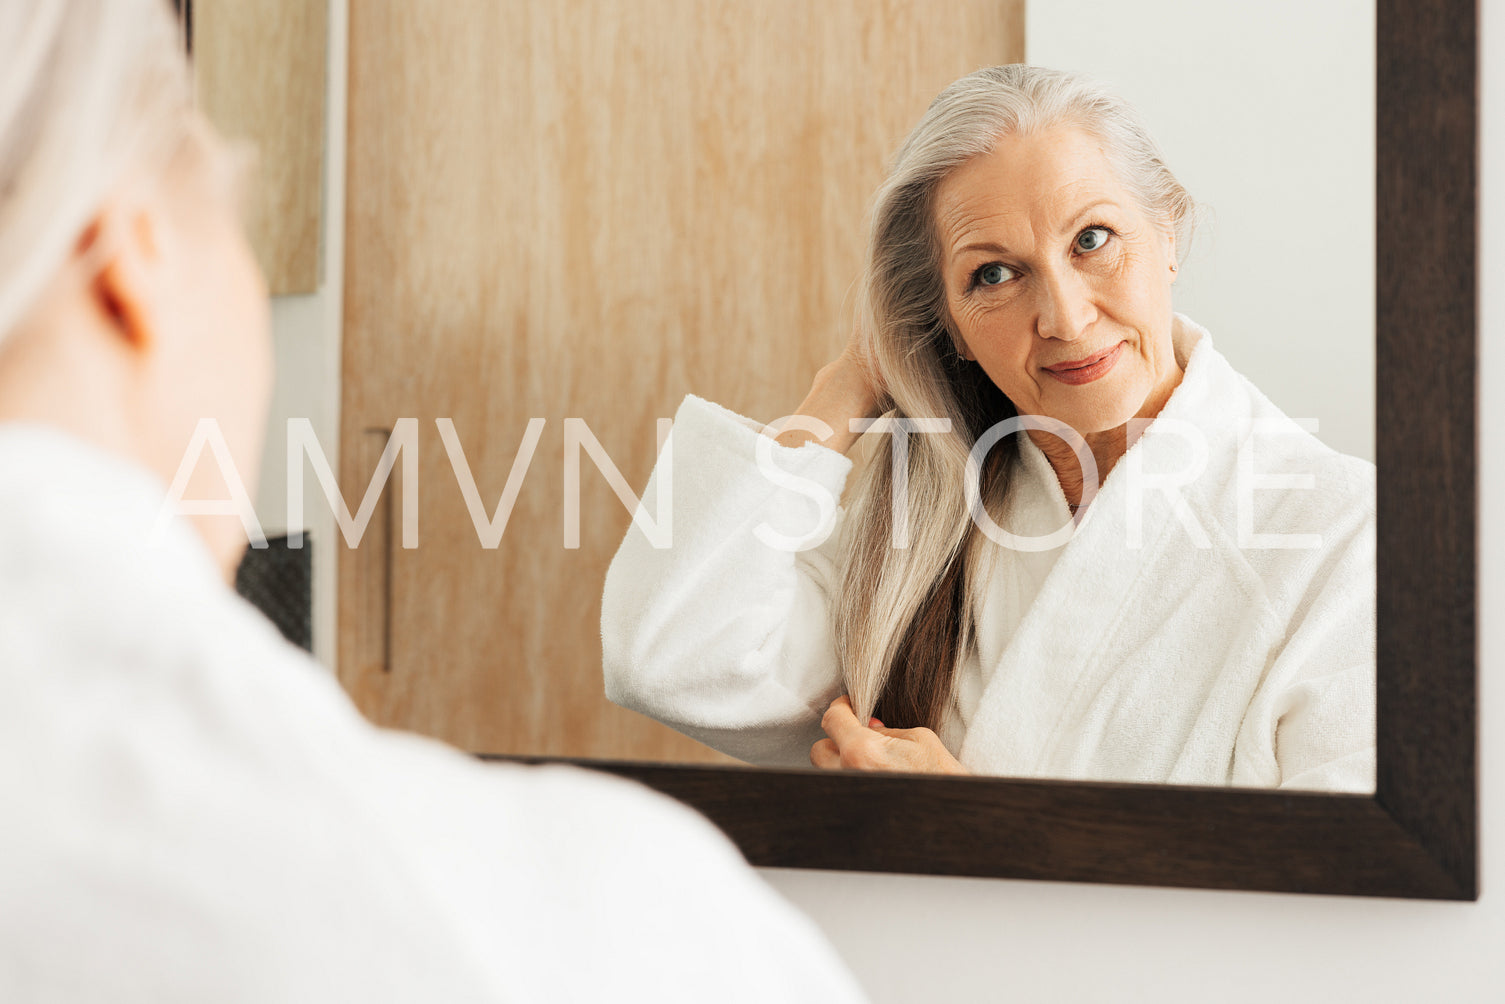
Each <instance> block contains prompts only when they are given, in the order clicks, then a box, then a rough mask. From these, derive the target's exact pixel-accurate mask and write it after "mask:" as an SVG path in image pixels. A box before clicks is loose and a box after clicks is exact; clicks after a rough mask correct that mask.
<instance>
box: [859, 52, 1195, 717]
mask: <svg viewBox="0 0 1505 1004" xmlns="http://www.w3.org/2000/svg"><path fill="white" fill-rule="evenodd" d="M1056 126H1072V127H1075V128H1078V129H1080V130H1082V131H1084V132H1085V133H1087V134H1088V135H1090V136H1092V137H1093V138H1095V139H1096V140H1097V141H1098V142H1099V144H1100V145H1101V147H1102V149H1103V151H1104V154H1105V156H1106V158H1107V160H1108V162H1109V164H1110V165H1111V166H1112V168H1113V170H1114V172H1115V173H1116V174H1117V175H1118V177H1119V179H1120V180H1121V181H1122V182H1123V183H1124V185H1125V186H1126V187H1127V188H1128V189H1129V191H1131V192H1132V193H1134V195H1135V196H1136V198H1137V199H1138V201H1139V203H1140V208H1141V209H1142V210H1143V211H1144V212H1145V214H1146V216H1147V217H1148V218H1149V219H1151V220H1153V221H1155V222H1156V223H1158V224H1159V225H1161V226H1163V227H1165V228H1166V229H1167V230H1168V232H1169V233H1170V234H1172V235H1173V236H1174V239H1175V247H1176V248H1177V249H1181V250H1184V249H1185V248H1186V247H1187V246H1188V242H1189V232H1190V229H1191V227H1192V225H1193V222H1194V219H1195V213H1196V207H1195V204H1194V203H1193V202H1192V200H1191V198H1190V196H1189V195H1188V194H1187V192H1186V190H1185V189H1184V188H1183V187H1182V186H1181V184H1180V183H1179V182H1178V181H1177V180H1176V178H1175V176H1174V175H1172V174H1171V172H1170V171H1169V169H1168V168H1167V167H1166V165H1165V161H1164V159H1163V157H1162V156H1161V154H1160V151H1159V149H1158V147H1157V146H1156V144H1155V141H1154V140H1153V139H1152V138H1151V137H1150V135H1149V133H1148V132H1147V131H1146V129H1145V128H1144V126H1143V124H1142V123H1141V121H1140V118H1139V116H1138V114H1137V113H1136V112H1135V111H1134V109H1133V108H1132V107H1131V106H1130V105H1129V104H1128V103H1127V102H1125V101H1124V100H1123V99H1122V98H1120V97H1118V96H1117V95H1116V94H1114V93H1113V92H1112V91H1111V90H1109V89H1108V88H1107V87H1105V86H1103V85H1102V84H1100V83H1098V82H1096V81H1094V80H1092V79H1090V78H1087V77H1084V76H1081V75H1079V74H1072V73H1065V72H1061V71H1058V70H1050V69H1045V68H1043V67H1037V66H1025V65H1017V64H1016V65H1009V66H994V67H989V68H987V69H983V70H978V71H976V72H975V73H971V74H968V75H967V76H965V77H962V78H961V79H960V80H957V81H956V82H954V83H953V84H951V85H950V86H949V87H947V88H946V89H945V90H944V91H942V92H941V93H940V94H939V95H938V96H937V97H936V98H935V100H934V101H932V102H931V104H930V107H929V108H928V110H927V111H926V112H925V115H924V116H923V117H922V118H921V120H920V122H919V123H918V124H917V125H916V126H915V128H914V130H913V131H912V132H911V133H910V134H909V136H908V138H907V139H906V140H905V141H904V143H903V144H902V145H901V146H900V148H899V151H898V153H897V154H896V155H895V157H894V160H893V163H892V165H891V167H890V170H889V174H888V177H887V178H886V179H885V181H884V182H883V184H882V185H881V186H880V187H879V189H878V192H877V195H876V197H875V199H874V204H873V210H872V216H871V229H870V234H869V243H868V260H867V269H866V274H865V276H864V280H863V288H864V294H863V297H862V305H861V308H860V309H862V310H863V312H864V316H863V323H862V329H863V330H864V331H865V332H866V333H867V338H868V348H869V351H870V354H871V356H872V360H873V363H874V365H875V366H876V368H877V370H878V373H879V375H880V376H881V378H882V381H883V383H884V385H885V386H886V388H887V390H888V392H889V394H890V395H891V396H892V398H893V401H894V408H895V412H896V414H897V415H899V416H901V417H911V418H931V417H939V418H946V419H949V420H950V422H951V430H952V431H951V433H950V434H949V435H921V436H915V437H913V439H912V440H911V442H910V443H909V449H908V471H907V472H905V473H906V477H905V478H904V479H902V480H903V481H904V482H906V489H907V495H908V497H907V499H905V500H902V501H903V504H902V505H900V506H897V507H896V506H895V504H894V499H893V498H892V491H893V489H892V485H893V484H894V483H895V482H894V477H893V470H892V457H891V455H890V454H889V453H888V452H886V451H885V452H883V453H880V454H879V455H878V456H877V458H876V460H875V461H874V463H872V464H870V465H869V467H868V469H867V470H866V471H865V472H864V476H863V481H862V484H861V485H860V487H859V488H858V490H857V492H856V494H855V501H854V503H853V505H852V508H851V511H850V513H849V516H848V518H849V520H851V521H852V524H853V525H852V527H851V529H850V530H849V533H848V545H847V547H846V549H845V551H844V553H843V556H842V582H843V587H842V589H841V591H840V593H839V598H838V602H837V606H836V611H835V620H836V623H835V628H836V635H837V647H838V652H839V654H840V657H841V660H842V664H843V667H844V671H845V674H846V682H847V689H848V693H849V694H850V695H851V697H852V702H853V705H854V706H855V708H856V710H857V713H858V714H859V716H866V715H869V714H872V713H874V712H875V711H876V712H877V713H878V716H879V717H880V718H882V719H884V721H886V722H887V723H888V724H889V725H891V726H896V727H912V726H918V725H929V726H931V727H936V726H938V724H939V722H940V719H941V717H942V713H943V710H944V707H945V704H946V702H947V700H948V699H949V694H950V687H951V681H952V678H953V674H954V670H955V666H956V664H957V662H958V660H959V659H960V658H962V657H963V656H964V654H965V651H966V648H967V646H968V644H969V638H970V632H971V610H970V602H969V596H970V595H971V593H972V590H973V589H974V588H975V585H976V579H977V575H978V572H977V569H978V565H979V561H980V555H981V544H982V541H983V540H984V539H985V538H983V537H982V535H981V534H980V533H979V532H978V531H977V530H976V528H975V526H974V525H973V522H972V515H971V505H970V504H969V500H968V499H966V498H964V497H963V485H964V484H966V483H967V476H966V468H967V463H968V455H969V451H970V450H971V447H972V445H973V443H974V442H975V441H976V440H977V439H978V438H979V437H981V436H982V434H983V433H984V432H985V431H987V429H989V428H990V427H992V426H993V425H995V424H996V423H998V422H1001V421H1004V420H1005V419H1008V418H1010V417H1012V416H1013V415H1014V414H1016V411H1015V408H1014V405H1013V403H1012V402H1010V401H1009V400H1008V399H1007V397H1005V396H1004V395H1003V393H1002V392H1001V391H999V390H998V388H997V387H996V386H994V385H993V383H992V381H991V380H989V378H988V377H987V375H986V374H985V373H984V372H983V371H982V369H981V368H980V367H978V366H975V365H970V364H966V363H964V362H963V361H962V360H961V357H960V356H959V354H958V352H957V347H956V342H955V338H956V331H955V325H954V322H953V320H952V318H951V316H950V312H949V310H948V308H947V305H946V294H945V287H944V285H943V283H942V279H941V246H940V240H939V237H938V234H937V232H936V226H935V219H934V217H935V201H936V194H937V191H938V189H939V188H940V187H941V185H942V183H943V182H944V181H945V179H946V178H947V177H948V176H949V175H950V174H951V173H952V172H953V171H955V170H956V169H957V168H959V167H960V166H961V165H963V164H965V163H966V162H968V161H969V160H971V159H972V158H974V157H977V156H980V155H982V154H985V153H988V152H989V151H991V150H992V149H993V148H994V147H995V146H996V145H997V143H998V140H999V139H1000V138H1001V137H1003V136H1006V135H1024V136H1028V135H1034V134H1038V133H1041V132H1044V131H1046V130H1049V129H1051V128H1053V127H1056ZM1016 454H1017V446H1016V445H1015V443H1014V441H1013V440H1012V439H1007V440H1005V441H1004V442H1003V443H1001V444H1000V445H999V446H998V447H996V448H995V449H994V450H993V451H992V452H991V453H990V455H989V457H988V459H987V462H986V463H985V464H983V465H982V468H981V470H980V472H979V481H980V489H981V490H980V495H981V498H980V500H979V501H980V502H981V504H983V505H985V506H988V507H989V508H990V509H991V508H992V507H993V506H994V505H996V503H997V502H998V500H999V498H1000V496H1001V495H1002V492H1003V490H1004V487H1005V486H1006V484H1007V479H1008V472H1009V469H1010V466H1011V461H1012V458H1013V457H1014V456H1015V455H1016ZM894 512H906V513H907V516H908V520H907V522H908V526H907V528H906V531H907V532H904V533H900V534H895V532H894V530H895V528H894V526H893V519H894V517H893V513H894ZM895 537H898V538H899V539H906V540H907V541H908V546H907V547H905V548H902V549H900V548H895V547H892V546H891V541H892V540H893V539H894V538H895Z"/></svg>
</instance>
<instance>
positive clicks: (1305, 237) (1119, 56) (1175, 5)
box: [1024, 0, 1375, 460]
mask: <svg viewBox="0 0 1505 1004" xmlns="http://www.w3.org/2000/svg"><path fill="white" fill-rule="evenodd" d="M1374 25H1375V13H1374V2H1373V0H1319V2H1313V0H1260V2H1259V3H1248V2H1241V0H1133V2H1131V3H1125V2H1124V0H1034V2H1031V3H1030V4H1029V6H1028V10H1027V16H1026V29H1025V48H1024V52H1025V55H1026V58H1028V60H1029V61H1030V62H1031V63H1035V64H1038V65H1041V66H1050V67H1055V68H1057V69H1062V70H1077V71H1081V72H1084V73H1089V74H1091V75H1093V76H1094V77H1097V78H1099V79H1101V80H1105V81H1107V82H1108V83H1110V84H1112V85H1113V86H1114V87H1115V89H1116V90H1117V91H1118V92H1119V93H1120V94H1122V95H1123V96H1124V97H1126V98H1128V99H1129V101H1130V102H1131V103H1132V104H1133V105H1134V106H1135V107H1136V108H1138V109H1139V111H1140V113H1141V114H1142V115H1143V116H1144V118H1145V120H1146V123H1147V124H1148V126H1149V128H1150V132H1151V134H1152V135H1154V136H1155V138H1156V140H1157V141H1159V143H1160V145H1161V147H1162V149H1163V150H1164V152H1165V157H1166V161H1167V163H1169V164H1170V167H1171V170H1172V171H1174V172H1175V173H1176V176H1177V177H1178V178H1180V179H1181V182H1182V184H1184V185H1185V186H1186V187H1187V189H1188V190H1189V191H1190V192H1191V193H1192V196H1193V197H1194V198H1196V199H1198V200H1199V201H1200V202H1202V203H1204V204H1205V205H1206V206H1207V207H1208V209H1210V210H1211V213H1210V215H1209V217H1208V219H1207V221H1206V223H1205V225H1204V226H1203V227H1202V228H1201V230H1200V231H1199V233H1198V236H1197V238H1196V239H1195V240H1194V241H1193V242H1192V247H1191V250H1190V256H1189V258H1188V260H1187V262H1186V266H1185V268H1183V269H1182V270H1181V272H1180V275H1179V276H1178V278H1177V283H1176V294H1175V302H1176V309H1178V310H1180V311H1182V312H1183V313H1186V314H1188V315H1190V316H1191V317H1193V318H1195V319H1196V320H1197V321H1200V322H1201V323H1202V324H1203V325H1205V326H1206V327H1207V328H1208V329H1209V330H1210V331H1211V332H1212V335H1213V340H1214V341H1215V343H1216V344H1217V346H1218V349H1219V350H1220V351H1221V352H1222V353H1223V354H1224V355H1226V356H1228V358H1229V359H1230V360H1231V361H1232V362H1233V365H1234V367H1235V368H1237V369H1238V370H1240V371H1241V372H1242V373H1244V375H1245V376H1247V377H1249V379H1251V380H1252V381H1254V384H1255V386H1257V387H1259V388H1260V389H1261V390H1262V391H1264V392H1265V394H1266V395H1268V396H1269V397H1270V399H1271V400H1273V401H1274V402H1275V403H1276V404H1277V405H1279V406H1280V407H1281V408H1282V409H1284V410H1285V411H1286V413H1287V414H1290V415H1294V416H1298V417H1312V418H1316V419H1318V422H1319V429H1318V435H1319V436H1320V437H1321V438H1322V439H1323V440H1324V441H1325V442H1327V443H1328V445H1330V446H1332V447H1334V448H1335V449H1338V450H1341V451H1343V452H1344V453H1352V454H1354V455H1356V456H1361V457H1364V458H1365V459H1367V460H1373V459H1374V74H1375V65H1374V38H1375V27H1374Z"/></svg>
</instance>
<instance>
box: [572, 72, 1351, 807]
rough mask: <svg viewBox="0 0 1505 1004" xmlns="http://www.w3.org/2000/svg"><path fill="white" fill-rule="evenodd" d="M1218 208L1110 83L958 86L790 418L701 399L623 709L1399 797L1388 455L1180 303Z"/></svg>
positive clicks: (650, 558)
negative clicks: (1202, 222) (1388, 734)
mask: <svg viewBox="0 0 1505 1004" xmlns="http://www.w3.org/2000/svg"><path fill="white" fill-rule="evenodd" d="M1195 209H1196V207H1195V205H1194V203H1193V202H1192V200H1191V198H1190V197H1189V196H1188V195H1187V193H1186V191H1185V190H1184V189H1183V188H1182V186H1181V185H1180V184H1179V183H1178V182H1177V181H1176V179H1175V178H1174V177H1173V176H1172V174H1171V173H1170V171H1169V170H1168V169H1167V167H1166V166H1165V164H1164V162H1163V160H1162V158H1161V156H1160V154H1159V152H1158V149H1157V147H1156V146H1155V144H1154V142H1153V140H1152V139H1151V138H1150V137H1149V136H1148V135H1147V134H1146V132H1145V130H1144V128H1143V127H1142V125H1141V124H1140V122H1139V120H1138V117H1137V116H1136V115H1135V114H1134V112H1133V111H1132V109H1130V108H1129V107H1127V106H1126V105H1125V103H1124V102H1123V101H1122V100H1121V99H1119V98H1117V97H1115V96H1114V95H1112V94H1111V93H1109V92H1107V91H1106V90H1104V89H1103V88H1102V87H1101V86H1100V85H1098V84H1096V83H1094V82H1092V81H1090V80H1087V79H1084V78H1082V77H1079V76H1073V75H1068V74H1063V73H1058V72H1054V71H1050V70H1045V69H1041V68H1038V67H1028V66H1003V67H995V68H992V69H987V70H982V71H979V72H977V73H974V74H971V75H969V76H967V77H964V78H963V79H961V80H959V81H957V82H956V83H954V84H953V85H951V86H950V87H949V88H947V89H946V90H945V91H944V92H943V93H942V94H941V95H940V96H939V97H938V98H937V99H936V100H935V101H934V102H933V103H932V105H931V107H930V109H929V110H928V111H927V112H926V114H925V116H924V118H923V119H922V120H921V122H920V123H919V125H918V126H916V128H915V129H914V131H913V133H912V134H911V135H910V136H909V138H908V139H907V140H906V141H905V143H904V144H903V146H902V147H901V149H900V150H899V153H898V155H897V156H896V158H895V160H894V163H893V167H892V170H891V172H890V174H889V176H888V179H887V180H886V181H885V182H884V184H883V185H882V186H881V188H880V189H879V191H878V194H877V197H876V200H875V204H874V210H873V215H872V229H871V235H870V241H869V249H868V257H867V265H866V274H865V277H864V285H863V295H862V297H861V302H860V305H859V319H860V320H859V323H858V324H857V326H856V331H855V333H854V335H853V337H852V339H851V341H850V343H849V344H848V346H847V348H846V350H845V351H844V352H843V353H842V354H841V356H840V357H838V358H837V359H836V360H835V361H834V362H832V363H830V364H829V365H827V366H826V367H824V368H823V369H822V370H820V372H819V373H818V374H816V377H815V380H814V383H813V385H812V387H811V390H810V393H809V395H808V396H807V397H806V399H805V401H804V403H803V404H801V405H800V407H799V409H798V410H797V412H796V414H795V416H794V417H792V418H789V419H786V420H784V421H783V422H781V423H779V424H778V425H777V426H775V427H770V428H769V429H767V430H764V431H765V432H766V433H767V435H760V434H759V431H758V430H759V425H758V424H757V423H754V422H751V421H749V420H747V419H744V418H741V417H739V416H737V415H735V414H733V413H731V412H729V411H727V410H725V409H722V408H720V407H718V406H716V405H714V404H711V403H709V402H707V401H703V400H701V399H699V398H696V397H693V396H692V397H688V398H686V400H685V402H684V403H683V404H682V405H681V407H680V409H679V412H678V415H677V416H676V419H675V423H674V432H673V435H672V439H671V447H672V452H668V453H666V455H665V456H664V457H661V458H660V461H659V466H658V468H657V469H656V471H655V474H654V481H655V482H658V484H659V486H661V487H663V488H665V489H669V478H668V477H667V476H666V475H667V472H666V467H667V465H669V464H670V463H671V460H670V457H671V456H672V471H673V477H672V491H673V493H674V501H675V523H674V539H673V546H672V547H670V548H667V549H655V548H654V547H653V546H651V545H650V543H649V542H648V541H647V540H646V539H645V538H644V536H643V534H642V533H641V532H640V531H639V530H638V529H637V528H636V527H634V528H633V529H631V530H629V532H628V535H627V538H626V540H624V541H623V543H622V546H621V549H620V550H619V552H618V553H617V556H616V559H615V561H614V562H613V564H612V567H611V570H610V572H609V573H608V576H607V580H606V592H605V599H604V608H603V615H602V634H603V641H604V651H605V672H606V686H607V691H608V694H609V695H610V696H611V698H612V699H613V700H614V701H616V702H617V703H619V704H623V705H625V706H627V707H631V708H634V709H636V710H638V711H641V712H643V713H645V714H648V715H651V716H652V717H654V718H656V719H658V720H660V721H662V722H665V723H667V724H669V725H671V726H673V727H674V728H676V729H679V730H680V731H682V732H684V733H686V734H688V735H691V736H693V737H695V738H697V739H699V740H701V741H703V742H706V743H708V744H710V745H711V746H714V747H716V748H718V749H721V750H724V751H726V752H728V753H730V754H732V755H734V756H737V757H740V758H743V759H746V760H749V761H751V762H754V763H758V764H766V765H793V764H804V763H807V762H813V763H814V764H815V765H816V766H818V767H825V768H861V769H877V770H899V771H928V772H953V773H965V772H971V773H986V774H998V775H1009V776H1018V777H1057V778H1082V779H1094V780H1115V781H1134V782H1150V783H1169V784H1230V785H1245V786H1259V787H1273V786H1283V787H1291V788H1312V789H1325V790H1345V791H1369V790H1372V789H1373V785H1374V744H1375V736H1374V652H1375V487H1374V468H1373V465H1371V464H1369V463H1367V462H1365V461H1362V460H1358V459H1355V458H1352V457H1347V456H1343V455H1341V454H1338V453H1336V452H1334V451H1333V450H1331V449H1329V448H1328V447H1326V446H1324V445H1323V444H1322V443H1321V442H1319V441H1318V440H1317V439H1316V438H1315V437H1314V436H1312V435H1311V434H1310V432H1307V431H1304V430H1303V429H1302V428H1300V427H1299V426H1298V425H1297V424H1296V423H1294V422H1293V421H1292V420H1291V419H1289V418H1287V417H1285V416H1284V415H1282V414H1281V412H1280V411H1279V410H1278V409H1277V408H1276V407H1275V406H1274V405H1273V404H1272V403H1271V402H1270V401H1269V400H1268V399H1266V398H1265V397H1264V396H1263V395H1262V394H1261V393H1260V392H1259V391H1258V390H1257V389H1255V388H1254V387H1253V386H1252V385H1251V384H1250V383H1249V382H1248V381H1247V380H1245V379H1244V378H1243V377H1241V376H1240V375H1239V374H1238V373H1237V372H1236V371H1235V370H1234V369H1233V368H1232V367H1231V366H1230V365H1229V363H1228V361H1227V360H1226V359H1225V358H1224V357H1223V356H1222V355H1220V354H1219V353H1218V352H1217V351H1216V350H1215V349H1214V348H1213V346H1212V339H1211V337H1210V336H1209V335H1208V334H1207V332H1206V331H1204V330H1203V329H1201V328H1200V327H1198V326H1197V325H1196V324H1195V323H1193V322H1192V321H1190V320H1189V319H1187V318H1185V317H1183V316H1181V315H1178V314H1176V313H1174V312H1173V310H1172V302H1171V300H1172V298H1171V291H1172V285H1173V284H1174V282H1175V279H1176V272H1177V264H1178V258H1177V255H1178V252H1184V250H1185V248H1186V247H1187V244H1188V240H1189V234H1190V230H1191V227H1192V223H1193V220H1194V216H1195ZM1271 251H1272V261H1271V266H1272V267H1271V271H1270V273H1269V274H1266V275H1260V276H1251V277H1250V281H1252V282H1260V283H1265V284H1268V285H1269V286H1270V289H1271V295H1278V288H1277V287H1278V276H1279V268H1278V266H1277V263H1278V262H1279V259H1278V249H1271ZM1283 264H1284V266H1285V267H1313V263H1290V262H1287V263H1283ZM1292 364H1293V365H1299V360H1293V361H1292ZM884 413H888V415H889V420H888V421H887V422H884V423H879V424H878V425H877V426H872V423H871V421H864V420H871V419H874V418H876V417H877V416H880V415H883V414H884ZM868 426H872V427H873V428H874V430H875V431H881V432H883V433H886V434H887V435H888V436H890V437H891V438H890V439H889V441H888V444H887V447H886V448H885V449H883V450H881V451H880V452H879V453H878V455H877V457H876V459H875V461H874V462H873V463H871V464H869V465H867V467H866V468H865V469H864V470H863V472H862V474H861V475H860V478H859V480H858V483H857V484H856V485H855V486H854V490H853V491H852V493H851V496H850V500H849V505H848V507H847V508H846V509H845V510H844V511H843V510H841V509H838V508H837V507H836V506H835V505H834V499H835V498H837V497H838V496H840V494H841V493H842V491H843V489H844V488H845V487H846V484H845V483H846V479H847V475H848V473H849V472H850V471H851V469H852V467H853V465H852V462H851V461H850V460H849V459H848V458H847V457H846V456H845V454H846V452H847V451H848V450H849V449H850V448H851V447H852V446H853V445H854V443H855V442H856V441H857V439H858V437H859V435H860V434H861V430H862V429H863V428H864V427H868ZM1015 433H1021V434H1017V435H1016V434H1015ZM770 437H772V438H770ZM1099 485H1100V486H1101V487H1100V488H1099V487H1098V486H1099ZM656 490H657V489H656V488H655V487H652V486H650V488H649V494H653V493H654V492H655V491H656ZM823 733H824V735H823Z"/></svg>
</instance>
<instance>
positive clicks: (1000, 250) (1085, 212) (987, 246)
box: [951, 199, 1118, 258]
mask: <svg viewBox="0 0 1505 1004" xmlns="http://www.w3.org/2000/svg"><path fill="white" fill-rule="evenodd" d="M1105 206H1110V207H1113V208H1117V207H1118V203H1117V202H1115V201H1114V200H1113V199H1097V200H1095V201H1093V202H1089V203H1088V204H1087V205H1085V206H1083V207H1082V208H1081V209H1078V210H1077V211H1076V212H1075V213H1074V214H1072V216H1071V218H1070V219H1068V220H1067V221H1066V223H1065V225H1063V226H1062V227H1061V228H1060V229H1059V230H1057V233H1062V234H1064V233H1069V232H1070V231H1072V230H1075V229H1076V228H1077V227H1078V226H1079V225H1080V224H1081V222H1082V221H1083V220H1084V219H1086V218H1087V217H1089V216H1091V215H1092V214H1093V213H1095V212H1097V211H1098V210H1099V209H1102V208H1103V207H1105ZM969 251H986V252H989V253H990V254H997V255H1003V256H1005V257H1008V256H1010V255H1012V254H1013V252H1012V251H1010V250H1009V249H1008V248H1007V247H1004V246H1003V245H1002V244H999V243H998V242H997V241H970V242H968V243H966V244H963V245H961V246H959V247H955V248H952V249H951V256H952V257H953V258H957V257H960V256H962V255H964V254H966V253H968V252H969Z"/></svg>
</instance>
